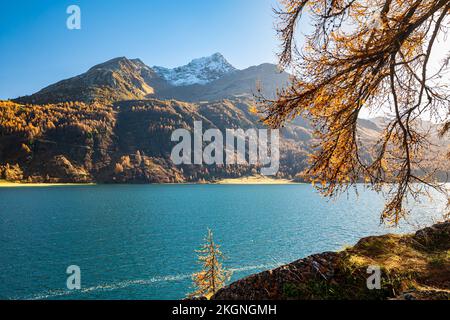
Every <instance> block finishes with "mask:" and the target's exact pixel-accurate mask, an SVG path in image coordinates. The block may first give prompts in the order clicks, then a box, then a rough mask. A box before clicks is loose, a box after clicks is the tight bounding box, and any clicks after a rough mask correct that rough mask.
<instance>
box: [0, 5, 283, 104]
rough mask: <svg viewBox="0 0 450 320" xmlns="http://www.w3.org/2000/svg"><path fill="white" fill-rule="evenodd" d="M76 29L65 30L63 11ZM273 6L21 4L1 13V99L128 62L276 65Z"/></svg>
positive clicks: (151, 63) (276, 43) (165, 64)
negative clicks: (215, 57)
mask: <svg viewBox="0 0 450 320" xmlns="http://www.w3.org/2000/svg"><path fill="white" fill-rule="evenodd" d="M72 4H75V5H78V6H79V7H80V9H81V30H69V29H67V27H66V20H67V18H68V17H69V15H68V14H67V13H66V9H67V7H68V6H69V5H72ZM276 4H277V2H276V1H275V0H172V1H170V0H128V1H125V0H71V1H67V0H34V1H32V0H22V1H2V8H1V10H0V48H1V50H0V65H1V71H0V99H6V98H15V97H17V96H21V95H26V94H31V93H34V92H36V91H38V90H39V89H42V88H43V87H45V86H47V85H49V84H52V83H54V82H57V81H59V80H62V79H65V78H69V77H72V76H74V75H77V74H80V73H83V72H85V71H86V70H87V69H89V68H90V67H92V66H93V65H95V64H98V63H101V62H103V61H106V60H108V59H111V58H114V57H118V56H126V57H128V58H141V59H142V60H143V61H144V62H145V63H146V64H147V65H150V66H153V65H160V66H165V67H174V66H178V65H183V64H186V63H187V62H189V61H190V60H191V59H193V58H197V57H202V56H207V55H211V54H213V53H215V52H220V53H222V54H223V55H224V56H225V58H227V59H228V61H229V62H230V63H231V64H233V65H234V66H235V67H237V68H246V67H248V66H251V65H257V64H260V63H263V62H272V63H275V62H276V57H275V53H276V51H277V50H278V45H279V43H278V41H277V39H276V33H275V31H274V22H275V18H274V14H273V13H272V8H273V7H274V6H276Z"/></svg>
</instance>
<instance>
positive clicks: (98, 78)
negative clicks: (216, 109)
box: [14, 53, 289, 104]
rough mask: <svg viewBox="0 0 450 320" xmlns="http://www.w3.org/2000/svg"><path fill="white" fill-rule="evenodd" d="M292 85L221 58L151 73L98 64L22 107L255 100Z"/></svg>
mask: <svg viewBox="0 0 450 320" xmlns="http://www.w3.org/2000/svg"><path fill="white" fill-rule="evenodd" d="M288 81H289V74H287V73H285V72H283V73H280V72H279V71H278V69H277V67H276V66H275V65H273V64H262V65H260V66H254V67H250V68H247V69H244V70H237V69H236V68H234V67H233V66H232V65H231V64H229V63H228V62H227V60H226V59H225V58H224V57H223V56H222V55H221V54H219V53H216V54H214V55H212V56H210V57H204V58H199V59H194V60H193V61H191V62H190V63H189V64H187V65H185V66H181V67H178V68H174V69H167V68H162V67H153V68H151V67H149V66H147V65H146V64H145V63H143V62H142V61H141V60H140V59H128V58H126V57H119V58H115V59H112V60H109V61H106V62H104V63H101V64H98V65H96V66H94V67H92V68H91V69H89V70H88V71H87V72H85V73H83V74H81V75H78V76H75V77H72V78H69V79H66V80H62V81H59V82H57V83H55V84H53V85H50V86H48V87H46V88H44V89H42V90H40V91H39V92H37V93H35V94H32V95H30V96H25V97H19V98H17V99H14V101H16V102H18V103H37V104H43V103H60V102H66V101H78V102H86V103H90V102H94V101H101V102H103V103H109V102H116V101H124V100H133V99H134V100H138V99H146V98H157V99H163V100H165V99H177V100H182V101H190V102H195V101H202V100H220V99H225V98H233V97H240V96H247V97H251V96H252V93H255V92H256V91H257V85H258V84H261V86H262V88H263V93H264V94H266V95H268V96H273V93H274V92H275V90H276V88H280V87H282V86H284V85H286V83H288Z"/></svg>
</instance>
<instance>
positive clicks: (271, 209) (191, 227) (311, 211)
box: [0, 185, 438, 299]
mask: <svg viewBox="0 0 450 320" xmlns="http://www.w3.org/2000/svg"><path fill="white" fill-rule="evenodd" d="M436 203H437V202H435V204H433V203H426V204H421V205H415V209H416V213H415V215H414V217H415V219H416V220H415V221H418V222H420V223H422V224H427V223H431V220H430V217H429V215H427V214H429V213H433V214H436V215H437V212H438V210H437V209H436V208H435V207H437V206H438V205H436ZM382 206H383V202H382V198H381V197H380V196H379V195H377V194H375V193H373V192H370V191H364V190H360V194H359V197H358V198H357V197H356V196H355V195H354V194H350V195H349V196H348V197H345V196H344V197H341V198H340V199H338V200H337V201H332V202H327V201H326V200H324V199H322V198H321V197H320V196H319V195H317V194H316V193H315V192H314V191H313V189H312V188H311V186H309V185H273V186H267V185H261V186H250V185H240V186H231V185H166V186H164V185H149V186H130V185H123V186H121V185H118V186H105V185H101V186H67V187H42V188H0V253H1V256H0V298H1V299H179V298H183V297H184V296H185V294H186V293H188V292H189V291H190V290H191V279H190V275H191V274H192V273H193V272H195V271H197V270H198V267H199V266H198V265H197V263H196V256H195V252H194V250H195V249H197V248H198V247H199V245H200V244H201V243H202V239H203V237H204V235H205V234H206V229H207V227H210V228H211V229H212V230H213V231H214V234H215V238H216V241H217V242H219V243H220V244H221V245H222V251H223V252H224V253H225V254H226V255H227V256H228V260H227V261H226V262H225V265H226V267H228V268H230V269H233V271H234V276H233V280H236V279H239V278H242V277H244V276H246V275H248V274H252V273H255V272H258V271H262V270H265V269H269V268H272V267H275V266H277V265H280V264H282V263H287V262H291V261H294V260H297V259H299V258H302V257H304V256H307V255H309V254H312V253H317V252H322V251H328V250H337V249H340V248H342V247H343V246H345V245H349V244H354V243H355V242H356V241H357V240H358V239H359V238H361V237H363V236H367V235H372V234H382V233H387V232H408V231H411V230H413V229H414V227H413V226H412V225H409V224H404V225H403V226H402V227H401V228H400V229H398V230H392V229H388V228H385V227H383V226H380V225H379V213H380V210H381V208H382ZM69 265H78V266H79V267H80V268H81V286H82V289H81V291H75V292H74V291H69V290H68V289H67V288H66V279H67V275H66V268H67V267H68V266H69Z"/></svg>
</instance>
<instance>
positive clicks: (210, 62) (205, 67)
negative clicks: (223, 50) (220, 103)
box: [153, 53, 236, 86]
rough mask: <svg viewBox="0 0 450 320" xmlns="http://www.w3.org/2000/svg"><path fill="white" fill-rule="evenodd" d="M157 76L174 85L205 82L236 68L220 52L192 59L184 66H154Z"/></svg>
mask: <svg viewBox="0 0 450 320" xmlns="http://www.w3.org/2000/svg"><path fill="white" fill-rule="evenodd" d="M153 70H155V72H156V73H157V74H159V76H161V77H162V78H164V79H165V80H167V81H168V82H169V83H170V84H172V85H174V86H187V85H192V84H207V83H210V82H211V81H214V80H217V79H219V78H221V77H222V76H224V75H226V74H229V73H231V72H234V71H235V70H236V68H235V67H233V66H232V65H231V64H230V63H229V62H228V61H227V60H226V59H225V58H224V57H223V56H222V55H221V54H220V53H215V54H213V55H212V56H210V57H203V58H199V59H194V60H192V61H191V62H189V63H188V64H187V65H185V66H181V67H177V68H174V69H168V68H164V67H158V66H154V67H153Z"/></svg>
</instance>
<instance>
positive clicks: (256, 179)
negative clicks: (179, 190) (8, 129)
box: [0, 176, 298, 188]
mask: <svg viewBox="0 0 450 320" xmlns="http://www.w3.org/2000/svg"><path fill="white" fill-rule="evenodd" d="M175 184H176V183H175ZM178 184H180V185H182V184H184V183H178ZM186 184H196V183H186ZM207 184H208V183H207ZM212 184H229V185H239V184H250V185H252V184H253V185H257V184H268V185H270V184H298V183H297V182H293V181H292V180H288V179H275V178H271V177H265V176H252V177H242V178H236V179H222V180H219V181H216V182H214V183H212ZM92 185H96V184H95V183H25V182H9V181H5V180H0V188H2V187H3V188H20V187H58V186H92Z"/></svg>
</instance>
